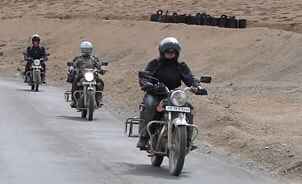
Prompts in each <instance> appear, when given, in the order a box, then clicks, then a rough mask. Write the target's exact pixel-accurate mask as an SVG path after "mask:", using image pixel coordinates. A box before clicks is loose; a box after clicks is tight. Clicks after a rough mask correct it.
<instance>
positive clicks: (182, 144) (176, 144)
mask: <svg viewBox="0 0 302 184" xmlns="http://www.w3.org/2000/svg"><path fill="white" fill-rule="evenodd" d="M186 147H187V127H185V126H178V127H174V128H173V130H172V147H171V149H170V150H169V171H170V174H171V175H173V176H179V175H180V173H181V171H182V169H183V166H184V162H185V157H186Z"/></svg>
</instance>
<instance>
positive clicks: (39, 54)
mask: <svg viewBox="0 0 302 184" xmlns="http://www.w3.org/2000/svg"><path fill="white" fill-rule="evenodd" d="M31 41H32V46H31V47H28V48H27V49H26V53H25V55H24V60H25V61H26V62H27V63H26V65H25V71H24V74H25V75H26V73H27V72H28V71H29V70H30V67H31V64H32V62H33V60H35V59H42V60H41V66H42V74H41V79H42V82H43V83H45V81H46V80H45V79H46V62H47V60H48V58H47V53H46V49H45V48H44V47H43V46H40V41H41V38H40V36H39V35H38V34H34V35H33V36H32V38H31ZM24 82H28V81H27V77H25V81H24Z"/></svg>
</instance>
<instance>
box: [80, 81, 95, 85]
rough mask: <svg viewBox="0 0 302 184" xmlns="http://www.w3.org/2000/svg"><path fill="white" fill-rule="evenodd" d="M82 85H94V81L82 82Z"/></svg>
mask: <svg viewBox="0 0 302 184" xmlns="http://www.w3.org/2000/svg"><path fill="white" fill-rule="evenodd" d="M83 85H96V82H95V81H94V82H83Z"/></svg>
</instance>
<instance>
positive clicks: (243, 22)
mask: <svg viewBox="0 0 302 184" xmlns="http://www.w3.org/2000/svg"><path fill="white" fill-rule="evenodd" d="M238 24H239V25H238V28H240V29H243V28H246V27H247V20H246V19H239V20H238Z"/></svg>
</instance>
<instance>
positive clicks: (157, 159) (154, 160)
mask: <svg viewBox="0 0 302 184" xmlns="http://www.w3.org/2000/svg"><path fill="white" fill-rule="evenodd" d="M163 160H164V157H163V156H159V155H154V156H152V157H151V164H152V166H154V167H160V166H161V164H162V163H163Z"/></svg>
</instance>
